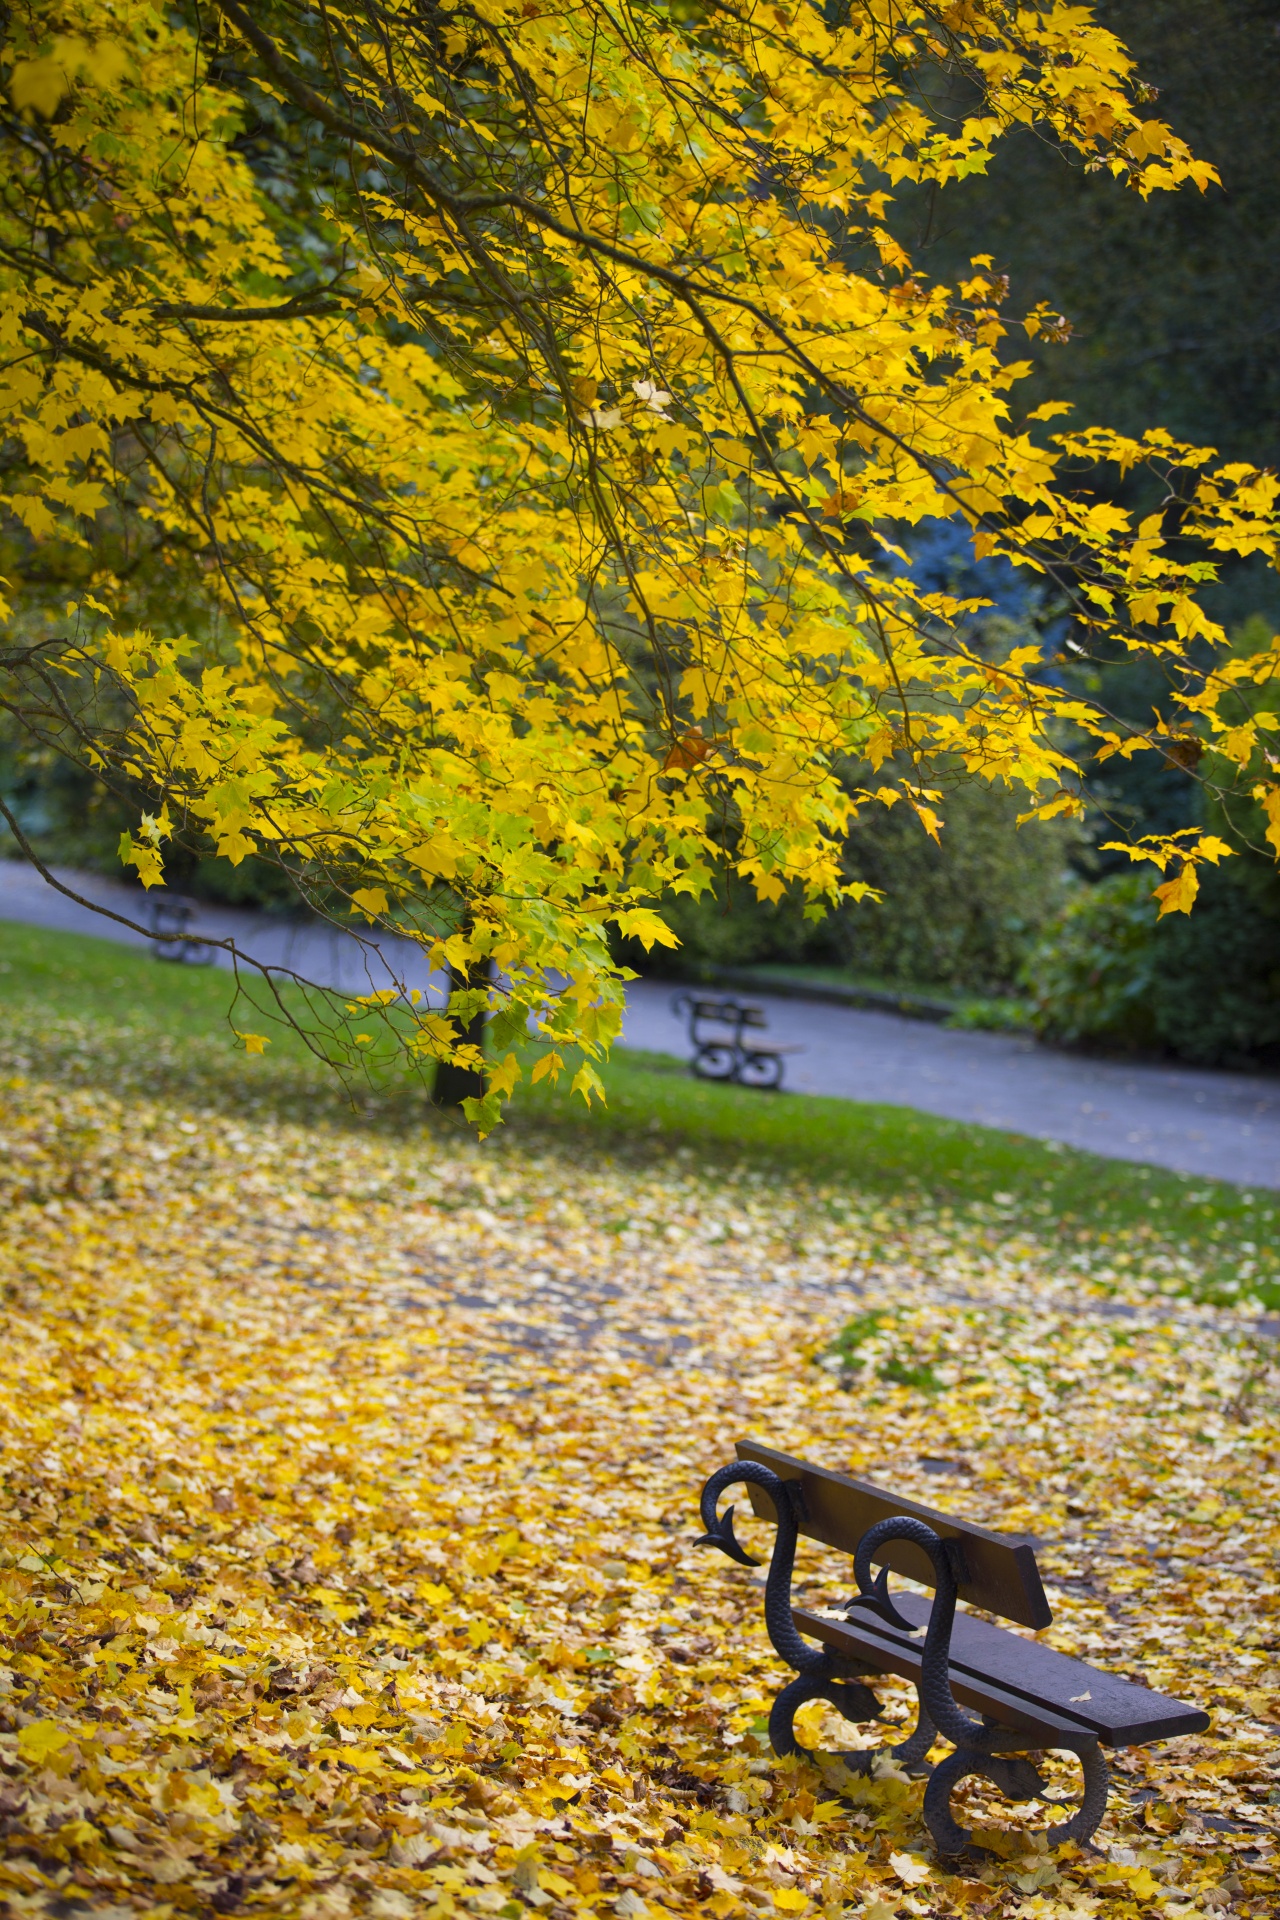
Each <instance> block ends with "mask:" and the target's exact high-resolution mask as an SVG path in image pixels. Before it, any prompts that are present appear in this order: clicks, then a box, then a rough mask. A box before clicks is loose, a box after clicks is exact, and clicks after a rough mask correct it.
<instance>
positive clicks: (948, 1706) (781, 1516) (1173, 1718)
mask: <svg viewBox="0 0 1280 1920" xmlns="http://www.w3.org/2000/svg"><path fill="white" fill-rule="evenodd" d="M737 1451H738V1460H737V1462H736V1463H734V1464H732V1465H730V1466H727V1467H722V1468H720V1469H719V1471H718V1472H717V1473H714V1474H712V1476H711V1478H710V1479H709V1480H708V1482H707V1484H706V1487H705V1488H704V1489H703V1496H702V1518H703V1525H704V1527H705V1528H706V1532H705V1533H704V1534H703V1536H702V1540H701V1541H700V1543H699V1544H700V1545H704V1546H709V1547H718V1548H719V1549H720V1550H721V1551H722V1552H724V1553H727V1554H728V1555H729V1557H730V1558H731V1559H735V1560H738V1561H739V1562H746V1563H747V1564H751V1562H750V1560H749V1556H748V1555H746V1554H745V1553H744V1552H743V1550H742V1548H741V1546H740V1545H739V1543H738V1540H737V1537H736V1535H735V1533H734V1529H733V1508H732V1507H730V1508H729V1510H728V1512H727V1513H726V1514H724V1515H723V1516H717V1513H716V1502H717V1499H718V1497H719V1494H720V1493H721V1492H722V1491H723V1489H724V1488H725V1487H727V1486H730V1485H732V1484H734V1483H735V1482H741V1483H744V1484H745V1485H746V1486H747V1488H748V1490H749V1492H750V1496H751V1501H752V1506H753V1508H754V1510H755V1511H756V1513H757V1514H758V1515H760V1517H761V1518H764V1519H768V1520H772V1521H773V1522H774V1523H775V1525H776V1527H777V1538H776V1541H775V1545H774V1553H773V1558H772V1561H771V1563H770V1568H769V1577H768V1581H767V1584H766V1588H765V1623H766V1626H767V1629H768V1632H769V1637H770V1639H771V1640H772V1642H773V1645H774V1648H775V1650H776V1651H777V1652H778V1653H779V1654H780V1655H781V1656H782V1658H783V1659H784V1660H786V1662H787V1664H788V1665H789V1666H791V1667H793V1668H794V1669H795V1671H796V1674H797V1678H796V1679H795V1680H793V1681H791V1682H790V1683H789V1684H788V1685H787V1686H786V1687H784V1688H783V1690H782V1692H781V1693H780V1694H779V1696H778V1698H777V1700H776V1701H775V1703H774V1707H773V1712H772V1714H771V1715H770V1720H769V1733H770V1738H771V1740H772V1742H773V1746H774V1749H775V1751H776V1752H778V1753H779V1754H787V1753H797V1752H800V1751H802V1749H801V1748H800V1746H799V1744H798V1742H797V1740H796V1737H795V1729H794V1720H795V1715H796V1713H797V1712H798V1710H799V1708H800V1707H801V1706H803V1705H804V1704H805V1702H806V1701H810V1700H815V1699H823V1700H827V1701H828V1702H830V1704H832V1705H833V1706H835V1707H836V1708H837V1709H838V1710H839V1711H840V1712H841V1713H842V1714H844V1715H845V1717H846V1718H848V1719H851V1720H855V1721H857V1720H869V1719H874V1718H876V1717H878V1714H879V1702H878V1701H877V1700H876V1698H875V1695H874V1694H873V1693H872V1692H871V1690H870V1689H869V1688H868V1687H867V1686H866V1684H865V1682H866V1679H867V1678H868V1677H869V1676H872V1675H875V1674H882V1673H892V1674H898V1675H900V1676H901V1677H902V1678H903V1679H905V1680H909V1681H911V1682H912V1683H913V1685H914V1686H915V1687H916V1691H917V1696H918V1700H919V1714H918V1719H917V1724H916V1728H915V1730H914V1732H913V1733H912V1734H911V1735H910V1736H909V1737H908V1738H907V1739H906V1740H905V1741H902V1742H901V1743H900V1744H899V1745H897V1746H896V1747H892V1748H890V1749H888V1750H887V1752H888V1754H889V1755H890V1756H892V1757H893V1758H894V1759H896V1760H897V1761H899V1762H900V1763H902V1764H905V1765H909V1766H913V1767H915V1766H919V1765H920V1764H921V1763H923V1762H924V1761H925V1758H926V1756H927V1754H928V1753H929V1751H930V1749H931V1748H932V1747H933V1746H934V1745H935V1744H936V1742H937V1740H938V1738H939V1736H940V1735H941V1736H942V1737H943V1738H945V1739H948V1740H950V1741H951V1742H952V1744H953V1746H954V1747H955V1752H954V1753H952V1754H951V1755H950V1756H949V1757H948V1758H947V1759H945V1760H943V1761H942V1762H940V1763H939V1764H938V1765H937V1766H936V1767H934V1768H933V1769H931V1770H929V1769H926V1771H930V1779H929V1785H928V1787H927V1789H926V1792H925V1805H924V1814H925V1820H926V1823H927V1825H928V1826H929V1829H930V1832H931V1833H932V1834H933V1837H934V1840H935V1841H936V1842H937V1845H938V1847H939V1850H940V1851H941V1852H943V1853H948V1854H958V1853H962V1852H964V1851H966V1850H968V1849H969V1848H970V1845H971V1836H970V1835H969V1834H968V1833H967V1832H966V1831H965V1829H964V1828H962V1827H960V1826H958V1825H957V1823H956V1821H955V1819H954V1817H953V1816H952V1813H951V1808H950V1796H951V1793H952V1792H953V1790H954V1789H955V1787H956V1786H957V1785H958V1784H959V1782H960V1781H961V1780H962V1779H964V1778H966V1777H967V1776H969V1775H970V1774H975V1773H980V1774H984V1775H985V1776H986V1777H987V1778H989V1779H991V1780H993V1781H994V1782H995V1783H996V1784H997V1785H998V1786H999V1787H1000V1788H1001V1789H1002V1790H1003V1791H1004V1792H1005V1793H1006V1794H1008V1795H1009V1796H1010V1797H1012V1798H1015V1799H1035V1798H1040V1799H1044V1798H1045V1794H1044V1791H1043V1789H1044V1782H1043V1780H1042V1779H1041V1777H1040V1775H1039V1773H1038V1772H1037V1770H1036V1768H1035V1767H1034V1766H1033V1765H1032V1764H1031V1762H1030V1761H1029V1760H1027V1759H1025V1758H1007V1757H1004V1756H1007V1755H1017V1754H1022V1755H1025V1754H1026V1753H1028V1752H1033V1751H1044V1750H1054V1749H1059V1750H1065V1751H1068V1752H1073V1753H1075V1754H1076V1755H1077V1757H1078V1758H1079V1760H1080V1763H1081V1768H1082V1771H1083V1774H1084V1795H1083V1798H1082V1801H1081V1804H1080V1806H1079V1807H1078V1809H1077V1810H1076V1811H1075V1812H1074V1813H1073V1814H1072V1815H1071V1817H1070V1818H1069V1819H1067V1820H1065V1821H1063V1822H1062V1823H1061V1824H1059V1825H1057V1826H1053V1827H1051V1828H1050V1829H1049V1831H1048V1834H1047V1836H1046V1837H1047V1838H1048V1839H1049V1840H1050V1841H1051V1842H1055V1843H1056V1842H1058V1841H1062V1840H1067V1839H1070V1840H1075V1841H1086V1840H1088V1838H1089V1837H1090V1835H1091V1834H1092V1833H1093V1832H1094V1831H1095V1829H1096V1828H1097V1825H1098V1822H1099V1821H1100V1820H1101V1819H1102V1816H1103V1814H1104V1812H1105V1810H1106V1801H1107V1789H1108V1775H1107V1768H1106V1763H1105V1762H1104V1761H1103V1760H1102V1758H1101V1755H1100V1751H1099V1749H1100V1748H1101V1747H1103V1746H1107V1747H1126V1746H1139V1745H1142V1744H1144V1743H1146V1742H1148V1741H1152V1740H1168V1739H1173V1738H1175V1737H1176V1736H1178V1735H1179V1734H1188V1733H1197V1732H1202V1731H1203V1730H1204V1729H1205V1728H1206V1727H1207V1726H1208V1724H1209V1720H1208V1716H1207V1714H1205V1713H1203V1712H1201V1711H1200V1709H1199V1708H1197V1707H1192V1706H1187V1705H1186V1704H1185V1703H1184V1702H1182V1701H1181V1700H1174V1699H1171V1698H1170V1697H1169V1696H1168V1695H1166V1694H1161V1693H1155V1692H1153V1691H1152V1690H1151V1689H1150V1688H1148V1687H1143V1686H1139V1685H1138V1684H1137V1683H1135V1682H1134V1681H1132V1680H1125V1679H1122V1678H1121V1677H1120V1676H1119V1675H1118V1674H1112V1673H1107V1672H1105V1671H1103V1670H1102V1669H1100V1668H1097V1667H1093V1666H1090V1665H1089V1664H1088V1663H1087V1662H1085V1661H1083V1660H1076V1659H1072V1658H1071V1657H1070V1656H1069V1655H1068V1654H1064V1653H1059V1652H1058V1651H1057V1650H1056V1649H1055V1648H1052V1647H1046V1646H1043V1645H1041V1644H1040V1643H1039V1642H1038V1641H1036V1640H1033V1639H1029V1638H1027V1637H1026V1636H1025V1635H1022V1634H1017V1633H1011V1632H1009V1631H1008V1629H1007V1628H1004V1627H998V1626H993V1625H991V1624H990V1623H989V1622H988V1621H986V1620H981V1619H978V1618H976V1617H975V1616H974V1615H973V1614H970V1613H964V1612H959V1611H957V1609H956V1602H957V1600H963V1601H965V1602H966V1603H967V1604H968V1605H970V1606H975V1607H981V1608H982V1609H983V1610H984V1611H986V1612H988V1613H994V1614H997V1615H998V1616H999V1617H1000V1618H1001V1619H1004V1620H1011V1621H1015V1622H1016V1623H1018V1624H1019V1625H1021V1626H1024V1627H1030V1628H1040V1627H1044V1626H1047V1625H1048V1624H1049V1621H1050V1619H1051V1617H1052V1616H1051V1614H1050V1611H1049V1604H1048V1601H1047V1600H1046V1598H1045V1593H1044V1587H1043V1584H1042V1582H1041V1579H1040V1572H1039V1568H1038V1567H1037V1565H1036V1559H1035V1551H1034V1548H1033V1546H1032V1544H1031V1542H1030V1541H1027V1540H1023V1539H1019V1538H1017V1537H1016V1536H1012V1535H1009V1534H1001V1533H996V1532H993V1531H992V1530H991V1529H990V1528H987V1527H982V1526H979V1525H977V1524H976V1523H975V1522H972V1521H967V1520H963V1519H957V1518H956V1516H955V1515H953V1514H944V1513H940V1512H937V1511H936V1510H935V1509H933V1508H931V1507H926V1506H922V1505H921V1504H920V1503H919V1502H918V1501H913V1500H908V1499H905V1498H903V1497H901V1496H899V1495H897V1494H894V1493H892V1492H890V1491H889V1490H888V1489H886V1488H884V1487H878V1486H876V1485H874V1484H873V1483H872V1482H871V1481H867V1480H856V1479H853V1478H852V1477H851V1476H849V1475H847V1474H840V1473H834V1472H832V1471H831V1470H830V1469H828V1468H824V1467H817V1466H814V1465H813V1464H812V1463H810V1462H809V1461H805V1460H797V1459H795V1458H794V1457H793V1456H791V1455H789V1454H785V1453H779V1452H777V1451H776V1450H775V1449H774V1448H771V1447H766V1446H763V1445H762V1444H761V1443H760V1442H758V1441H754V1440H744V1441H740V1442H739V1444H738V1449H737ZM801 1534H803V1535H805V1536H806V1537H808V1538H810V1539H814V1540H819V1541H822V1542H824V1543H825V1544H826V1545H828V1546H831V1547H835V1548H838V1549H841V1550H843V1551H845V1552H849V1553H852V1554H853V1556H854V1570H855V1574H856V1576H857V1581H858V1592H857V1594H856V1595H855V1596H854V1598H853V1599H852V1600H851V1601H850V1602H849V1603H848V1607H847V1609H846V1611H845V1612H844V1613H843V1614H839V1613H833V1612H822V1613H820V1612H815V1611H812V1610H811V1609H808V1608H805V1607H793V1606H792V1604H791V1572H792V1567H793V1564H794V1559H795V1547H796V1541H797V1539H798V1538H799V1536H800V1535H801ZM873 1566H876V1567H879V1568H880V1572H879V1574H878V1575H873V1574H872V1567H873ZM891 1569H892V1570H893V1571H895V1572H898V1573H901V1574H905V1575H906V1576H907V1577H909V1578H911V1579H913V1580H915V1581H917V1582H919V1583H921V1584H923V1585H926V1586H929V1587H932V1588H933V1589H934V1598H933V1600H932V1602H930V1601H929V1600H928V1599H926V1598H925V1597H924V1595H922V1594H918V1593H897V1594H894V1595H892V1596H890V1594H889V1590H888V1574H889V1571H890V1570H891ZM812 1641H817V1642H818V1643H819V1644H818V1646H817V1647H814V1646H812V1645H811V1644H810V1642H812ZM966 1708H969V1709H972V1710H973V1711H974V1712H976V1713H977V1714H978V1715H979V1716H980V1718H978V1719H976V1720H975V1719H973V1718H972V1717H971V1714H969V1713H966V1712H965V1711H964V1709H966ZM841 1757H842V1758H843V1759H844V1760H845V1762H846V1763H847V1764H848V1765H851V1766H854V1767H857V1768H860V1769H861V1770H863V1771H866V1770H868V1769H869V1768H870V1767H872V1766H873V1765H874V1762H875V1759H876V1757H877V1756H876V1754H875V1753H874V1752H871V1753H868V1752H865V1751H856V1752H852V1753H846V1754H844V1755H842V1756H841ZM1049 1804H1051V1805H1052V1804H1056V1803H1054V1802H1052V1801H1051V1802H1049Z"/></svg>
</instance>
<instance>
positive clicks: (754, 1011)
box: [671, 993, 804, 1092]
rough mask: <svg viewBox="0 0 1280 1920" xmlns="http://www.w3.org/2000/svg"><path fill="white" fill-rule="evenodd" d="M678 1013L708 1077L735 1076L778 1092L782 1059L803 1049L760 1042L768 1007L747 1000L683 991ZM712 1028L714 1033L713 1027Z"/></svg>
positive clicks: (696, 1065) (698, 1067)
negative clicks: (718, 998) (724, 998)
mask: <svg viewBox="0 0 1280 1920" xmlns="http://www.w3.org/2000/svg"><path fill="white" fill-rule="evenodd" d="M671 1010H672V1012H673V1013H676V1014H679V1015H680V1016H681V1017H682V1018H684V1019H687V1020H688V1022H689V1043H690V1045H691V1046H692V1047H693V1050H694V1051H693V1060H692V1062H691V1065H692V1067H693V1071H694V1072H695V1073H696V1074H697V1075H698V1077H699V1078H700V1079H702V1080H734V1081H736V1082H737V1083H738V1085H739V1086H743V1087H763V1088H767V1089H769V1090H771V1091H774V1092H776V1091H777V1089H778V1088H779V1087H781V1085H782V1062H783V1059H784V1057H785V1056H786V1055H787V1054H789V1053H803V1052H804V1048H803V1047H788V1046H778V1045H777V1044H776V1043H775V1042H773V1041H770V1040H759V1039H757V1038H756V1035H757V1033H762V1032H763V1031H764V1029H765V1027H766V1025H767V1024H768V1022H767V1020H766V1018H765V1011H764V1008H763V1007H755V1006H750V1005H748V1004H747V1003H746V1002H745V1001H741V1000H712V999H704V998H702V997H701V996H699V995H697V994H692V993H680V994H677V995H676V997H675V999H674V1000H673V1001H672V1002H671ZM708 1029H710V1031H708Z"/></svg>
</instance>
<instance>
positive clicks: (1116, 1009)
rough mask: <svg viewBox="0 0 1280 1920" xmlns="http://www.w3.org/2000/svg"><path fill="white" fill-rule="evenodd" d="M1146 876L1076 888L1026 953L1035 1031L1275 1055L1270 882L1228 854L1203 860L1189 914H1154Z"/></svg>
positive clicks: (1238, 1058)
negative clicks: (1208, 866) (1215, 865)
mask: <svg viewBox="0 0 1280 1920" xmlns="http://www.w3.org/2000/svg"><path fill="white" fill-rule="evenodd" d="M1152 884H1153V880H1152V876H1151V875H1150V874H1149V873H1142V872H1131V873H1122V874H1114V875H1111V876H1109V877H1108V878H1107V879H1105V880H1102V881H1100V882H1099V883H1098V885H1097V886H1094V887H1090V888H1088V889H1087V890H1083V891H1082V892H1081V893H1080V894H1078V895H1077V897H1076V898H1075V899H1074V900H1073V901H1071V902H1070V903H1069V905H1068V906H1067V907H1066V908H1065V909H1064V910H1063V912H1062V913H1061V914H1060V915H1059V917H1058V919H1057V921H1056V923H1055V924H1054V925H1053V927H1052V928H1051V929H1050V931H1049V932H1048V934H1047V935H1046V937H1045V938H1044V940H1043V941H1042V942H1041V943H1040V945H1039V946H1038V947H1037V948H1036V950H1035V952H1034V953H1033V954H1032V956H1031V958H1030V959H1029V961H1028V963H1027V966H1026V970H1025V979H1026V984H1027V986H1028V988H1029V989H1030V991H1031V994H1032V999H1033V1004H1034V1018H1035V1024H1036V1028H1037V1030H1038V1032H1039V1033H1040V1034H1041V1036H1042V1037H1043V1038H1044V1039H1047V1040H1056V1041H1060V1042H1063V1043H1065V1044H1067V1045H1076V1046H1078V1045H1091V1046H1105V1047H1114V1048H1119V1049H1121V1050H1126V1051H1144V1052H1153V1051H1154V1052H1161V1053H1167V1054H1171V1055H1173V1056H1174V1057H1175V1058H1177V1059H1179V1060H1186V1061H1188V1062H1190V1063H1192V1064H1193V1065H1196V1066H1206V1067H1249V1066H1259V1065H1262V1066H1269V1065H1275V1064H1280V964H1278V963H1280V885H1278V884H1277V881H1276V877H1275V874H1274V872H1273V871H1272V870H1271V869H1270V868H1269V866H1268V865H1267V864H1266V863H1265V862H1264V861H1262V860H1260V859H1258V858H1256V857H1254V856H1251V855H1248V854H1244V855H1240V856H1238V857H1237V858H1236V859H1235V860H1233V861H1232V862H1231V864H1230V866H1224V867H1222V868H1221V869H1219V870H1218V871H1216V872H1215V871H1212V870H1211V871H1209V872H1208V873H1207V874H1206V876H1205V878H1204V880H1203V882H1202V888H1201V895H1200V899H1199V900H1198V901H1197V903H1196V906H1195V910H1194V912H1193V913H1191V914H1190V915H1187V916H1184V915H1182V914H1179V915H1176V916H1166V917H1165V919H1163V920H1157V917H1156V903H1155V901H1154V900H1153V899H1152V897H1151V890H1152Z"/></svg>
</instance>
